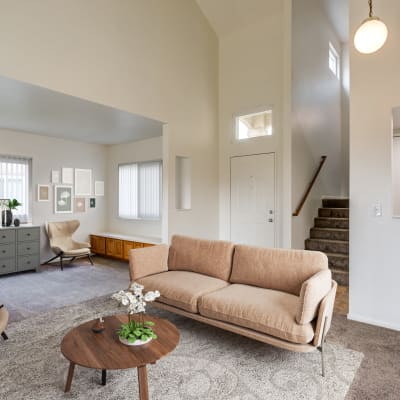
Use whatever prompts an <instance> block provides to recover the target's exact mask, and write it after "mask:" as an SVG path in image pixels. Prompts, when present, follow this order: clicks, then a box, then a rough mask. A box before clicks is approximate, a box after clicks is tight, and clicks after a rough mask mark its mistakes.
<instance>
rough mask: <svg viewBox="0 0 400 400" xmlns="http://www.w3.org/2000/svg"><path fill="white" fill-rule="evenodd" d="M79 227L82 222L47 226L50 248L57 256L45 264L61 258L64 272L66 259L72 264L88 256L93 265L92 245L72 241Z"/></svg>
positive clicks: (57, 223) (75, 221)
mask: <svg viewBox="0 0 400 400" xmlns="http://www.w3.org/2000/svg"><path fill="white" fill-rule="evenodd" d="M79 226H80V222H79V221H78V220H72V221H62V222H49V223H48V224H47V235H48V236H49V241H50V247H51V249H52V250H53V251H54V253H56V255H55V256H54V257H53V258H51V259H50V260H48V261H47V262H45V264H48V263H50V262H51V261H53V260H55V259H56V258H58V257H60V266H61V271H62V270H63V269H64V268H63V260H64V259H66V258H69V259H70V262H72V261H74V260H75V258H77V257H82V256H87V257H88V258H89V261H90V263H91V264H92V265H93V261H92V258H91V257H90V244H89V243H87V242H76V241H75V240H73V239H72V235H73V233H75V232H76V231H77V229H78V228H79Z"/></svg>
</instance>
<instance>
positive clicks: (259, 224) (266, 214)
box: [231, 153, 275, 247]
mask: <svg viewBox="0 0 400 400" xmlns="http://www.w3.org/2000/svg"><path fill="white" fill-rule="evenodd" d="M231 240H232V241H233V242H234V243H238V244H239V243H240V244H248V245H254V246H264V247H274V246H275V153H269V154H256V155H249V156H241V157H232V158H231Z"/></svg>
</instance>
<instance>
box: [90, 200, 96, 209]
mask: <svg viewBox="0 0 400 400" xmlns="http://www.w3.org/2000/svg"><path fill="white" fill-rule="evenodd" d="M95 207H96V199H95V198H91V199H90V208H95Z"/></svg>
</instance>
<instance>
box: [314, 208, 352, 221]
mask: <svg viewBox="0 0 400 400" xmlns="http://www.w3.org/2000/svg"><path fill="white" fill-rule="evenodd" d="M349 212H350V209H349V208H334V207H333V208H332V207H330V208H319V209H318V216H319V217H322V218H323V217H328V218H329V217H331V218H349Z"/></svg>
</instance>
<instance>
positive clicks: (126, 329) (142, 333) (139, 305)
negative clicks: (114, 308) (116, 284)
mask: <svg viewBox="0 0 400 400" xmlns="http://www.w3.org/2000/svg"><path fill="white" fill-rule="evenodd" d="M143 289H144V286H142V285H139V284H138V283H136V282H134V283H132V284H131V286H130V287H129V289H128V290H127V291H124V290H120V291H119V292H118V293H115V294H113V295H112V298H113V299H114V300H117V301H118V303H120V305H122V306H125V307H126V308H127V312H128V322H127V323H126V324H121V327H120V329H119V330H118V331H117V333H118V336H119V340H120V342H121V343H123V344H126V345H127V346H140V345H142V344H145V343H148V342H150V340H152V339H157V335H156V334H155V333H154V331H153V329H152V327H153V326H154V322H152V321H145V317H144V313H145V311H146V303H147V302H151V301H154V300H155V299H156V298H157V297H159V296H160V292H159V291H158V290H156V291H154V292H147V293H146V294H143ZM134 314H137V315H138V317H137V319H134V318H133V315H134Z"/></svg>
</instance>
